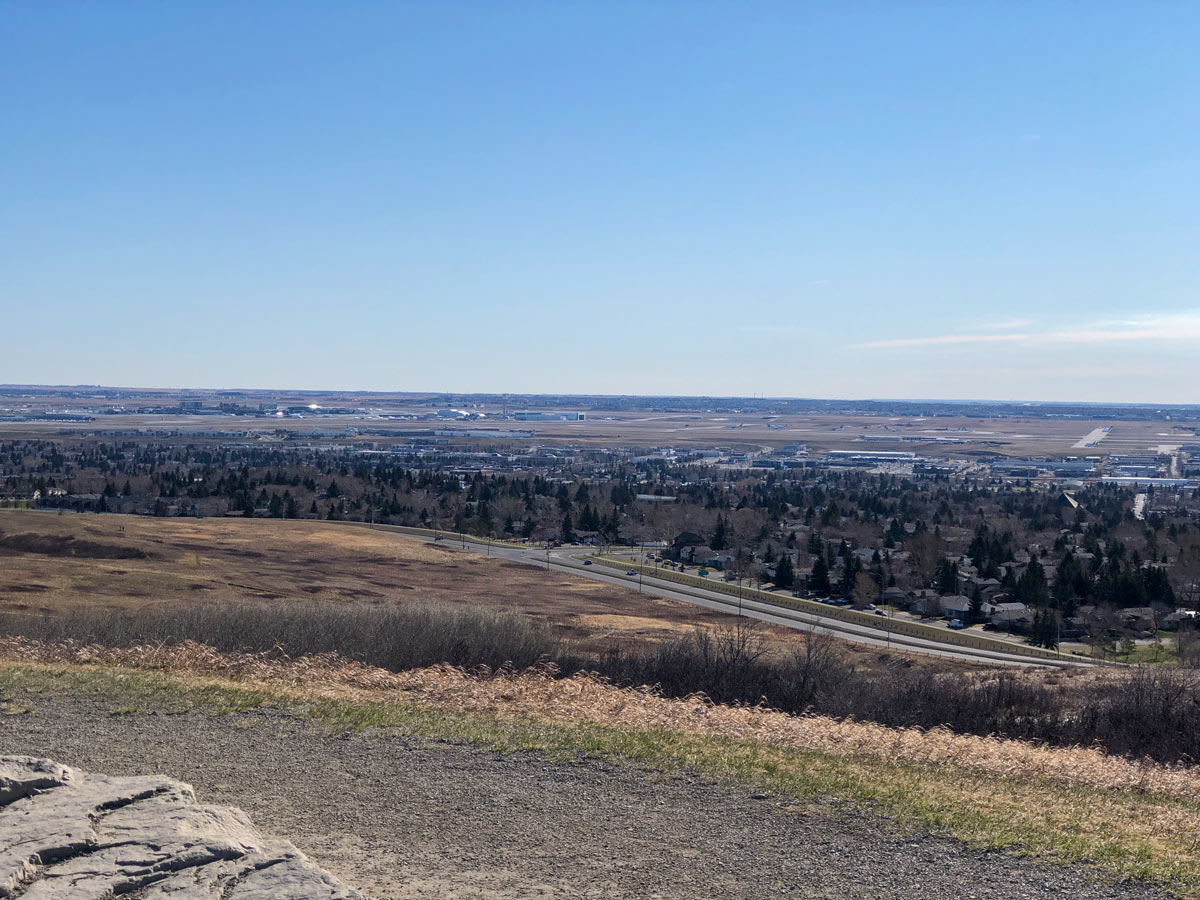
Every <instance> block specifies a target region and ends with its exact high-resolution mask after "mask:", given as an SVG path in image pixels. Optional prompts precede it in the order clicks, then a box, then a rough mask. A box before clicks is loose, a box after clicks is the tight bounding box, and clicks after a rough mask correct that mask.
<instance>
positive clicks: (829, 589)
mask: <svg viewBox="0 0 1200 900" xmlns="http://www.w3.org/2000/svg"><path fill="white" fill-rule="evenodd" d="M808 588H809V590H810V591H812V592H813V593H814V594H816V595H817V596H818V597H828V596H829V595H830V594H831V593H833V585H831V584H830V583H829V566H828V565H827V564H826V563H825V557H824V556H818V557H817V558H816V561H815V562H813V568H812V576H811V577H810V578H809V581H808Z"/></svg>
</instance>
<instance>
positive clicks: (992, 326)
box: [979, 319, 1033, 331]
mask: <svg viewBox="0 0 1200 900" xmlns="http://www.w3.org/2000/svg"><path fill="white" fill-rule="evenodd" d="M1032 324H1033V319H1002V320H1001V321H999V322H985V323H984V324H983V325H980V326H979V327H980V328H984V329H986V330H988V331H1013V330H1014V329H1017V328H1028V327H1029V326H1030V325H1032Z"/></svg>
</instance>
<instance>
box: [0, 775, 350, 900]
mask: <svg viewBox="0 0 1200 900" xmlns="http://www.w3.org/2000/svg"><path fill="white" fill-rule="evenodd" d="M114 896H126V897H130V898H134V900H364V898H363V897H362V895H361V894H359V893H358V892H357V891H354V890H351V889H350V888H348V887H346V886H345V885H342V884H340V883H339V882H338V881H337V880H336V879H335V878H334V877H333V876H332V875H330V874H329V873H328V872H326V871H324V870H323V869H321V868H320V867H319V866H317V865H315V864H314V863H313V862H312V861H311V860H309V859H308V857H306V856H305V855H304V854H303V853H301V852H300V851H299V850H297V849H296V848H295V847H294V846H292V845H291V844H289V843H288V842H287V841H280V840H275V839H273V838H268V837H265V836H263V835H262V834H261V833H260V832H259V831H258V829H256V828H255V827H254V824H253V823H252V822H251V821H250V819H249V817H248V816H247V815H246V814H245V813H244V812H242V811H241V810H240V809H235V808H233V807H227V806H207V805H205V804H201V803H197V802H196V797H195V794H194V793H193V792H192V788H191V786H190V785H187V784H183V783H182V782H178V781H172V780H171V779H169V778H163V777H160V776H156V775H155V776H147V777H132V778H114V777H109V776H107V775H93V774H90V773H87V772H80V771H78V770H76V769H72V768H69V767H67V766H63V765H59V764H58V763H55V762H52V761H50V760H46V759H35V758H33V757H28V756H0V898H8V897H13V898H21V900H110V898H112V897H114Z"/></svg>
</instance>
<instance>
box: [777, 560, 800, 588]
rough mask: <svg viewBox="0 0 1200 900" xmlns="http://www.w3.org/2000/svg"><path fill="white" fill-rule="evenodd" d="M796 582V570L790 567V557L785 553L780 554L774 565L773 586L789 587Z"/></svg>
mask: <svg viewBox="0 0 1200 900" xmlns="http://www.w3.org/2000/svg"><path fill="white" fill-rule="evenodd" d="M795 583H796V571H795V569H793V568H792V558H791V557H790V556H788V555H787V554H786V553H783V554H780V556H779V562H778V563H776V565H775V586H776V587H781V588H790V587H791V586H792V585H793V584H795Z"/></svg>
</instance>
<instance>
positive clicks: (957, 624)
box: [946, 619, 967, 631]
mask: <svg viewBox="0 0 1200 900" xmlns="http://www.w3.org/2000/svg"><path fill="white" fill-rule="evenodd" d="M946 627H947V628H953V629H954V630H955V631H958V630H959V629H960V628H966V627H967V626H966V625H964V624H963V623H962V620H961V619H951V620H950V621H949V622H947V623H946Z"/></svg>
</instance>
